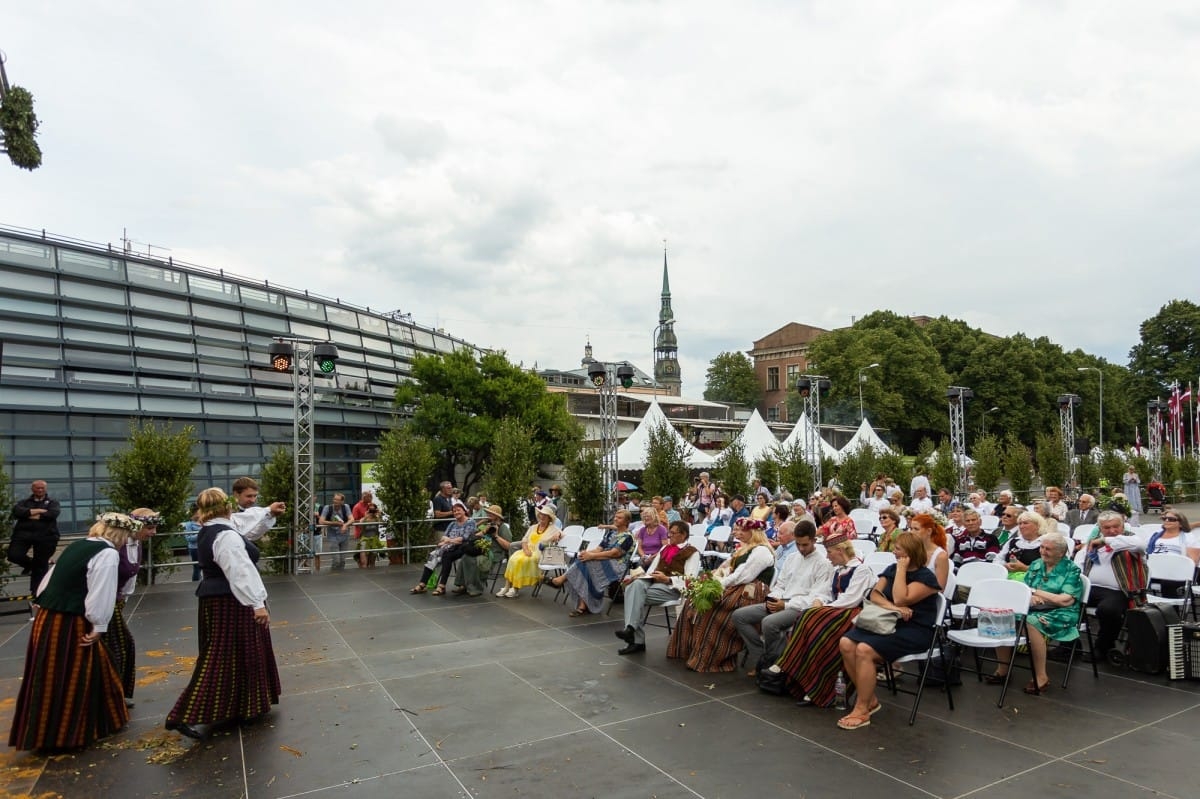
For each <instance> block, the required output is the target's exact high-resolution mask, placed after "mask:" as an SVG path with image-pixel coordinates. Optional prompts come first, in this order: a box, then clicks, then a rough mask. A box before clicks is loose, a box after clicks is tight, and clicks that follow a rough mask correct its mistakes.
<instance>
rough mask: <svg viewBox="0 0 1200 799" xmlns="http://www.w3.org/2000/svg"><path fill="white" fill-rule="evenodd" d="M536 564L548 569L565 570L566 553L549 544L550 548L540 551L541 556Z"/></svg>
mask: <svg viewBox="0 0 1200 799" xmlns="http://www.w3.org/2000/svg"><path fill="white" fill-rule="evenodd" d="M538 562H539V563H541V565H542V566H546V567H549V568H554V569H565V568H567V551H566V550H565V549H563V548H562V547H560V546H554V545H553V544H551V545H550V546H548V547H544V548H543V549H542V554H541V557H540V558H538Z"/></svg>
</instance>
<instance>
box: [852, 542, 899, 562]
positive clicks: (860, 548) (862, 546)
mask: <svg viewBox="0 0 1200 799" xmlns="http://www.w3.org/2000/svg"><path fill="white" fill-rule="evenodd" d="M854 554H855V555H858V557H859V558H860V559H861V560H862V562H863V563H866V562H867V558H868V557H870V556H871V555H873V554H875V545H874V544H872V543H871V542H870V541H866V540H864V539H861V538H860V539H858V540H856V541H855V542H854ZM893 557H894V556H893Z"/></svg>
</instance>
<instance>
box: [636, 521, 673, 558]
mask: <svg viewBox="0 0 1200 799" xmlns="http://www.w3.org/2000/svg"><path fill="white" fill-rule="evenodd" d="M641 510H642V523H641V524H640V525H638V527H637V529H636V530H634V531H633V540H634V544H635V545H636V547H637V551H636V555H635V556H634V558H633V560H636V562H638V563H641V564H642V565H648V564H649V563H650V561H652V560H654V556H655V555H657V554H658V551H659V550H660V549H662V548H663V547H665V546H666V545H667V528H666V526H665V525H662V524H659V520H658V514H657V513H655V512H654V509H653V508H642V509H641Z"/></svg>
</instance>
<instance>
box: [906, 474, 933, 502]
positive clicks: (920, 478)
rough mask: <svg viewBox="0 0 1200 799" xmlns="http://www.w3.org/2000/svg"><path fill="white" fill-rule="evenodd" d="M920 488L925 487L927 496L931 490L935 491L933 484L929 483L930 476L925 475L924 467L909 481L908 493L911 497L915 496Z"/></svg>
mask: <svg viewBox="0 0 1200 799" xmlns="http://www.w3.org/2000/svg"><path fill="white" fill-rule="evenodd" d="M918 488H924V489H925V496H926V497H928V496H929V494H930V492H931V491H933V486H932V485H930V484H929V478H928V477H926V476H925V470H924V469H923V468H921V469H918V470H917V473H916V474H914V475H913V479H912V480H911V481H910V482H909V484H908V495H909V496H910V497H915V496H916V495H917V489H918Z"/></svg>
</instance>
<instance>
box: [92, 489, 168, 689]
mask: <svg viewBox="0 0 1200 799" xmlns="http://www.w3.org/2000/svg"><path fill="white" fill-rule="evenodd" d="M129 518H131V519H133V520H134V521H135V522H138V523H139V524H140V525H141V529H140V530H138V532H136V533H133V534H132V535H130V536H129V538H128V540H126V542H125V545H124V546H122V547H120V548H118V549H117V554H118V556H120V558H121V561H120V563H119V564H118V565H117V604H116V606H115V607H114V608H113V615H112V618H111V619H110V620H109V622H108V630H107V631H106V632H105V633H104V635H103V636H102V637H101V638H102V640H103V641H104V645H105V646H106V647H108V654H109V657H110V658H112V662H113V666H114V667H115V668H116V670H117V674H119V675H120V676H121V687H122V688H123V689H124V691H125V707H133V689H134V688H135V687H136V683H135V678H136V671H135V666H134V653H135V652H136V647H135V645H134V642H133V634H132V633H130V632H129V625H127V624H126V623H125V603H126V602H127V601H128V600H129V598H130V597H131V596H133V591H134V588H136V587H137V576H138V568H139V566H140V564H141V553H142V542H143V541H146V540H149V539H150V538H152V537H153V536H154V534H155V533H156V532H158V526H159V525H160V524H162V517H161V516H159V515H158V514H157V513H155V512H154V511H152V510H150V509H149V508H138V509H137V510H135V511H130V513H129Z"/></svg>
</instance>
